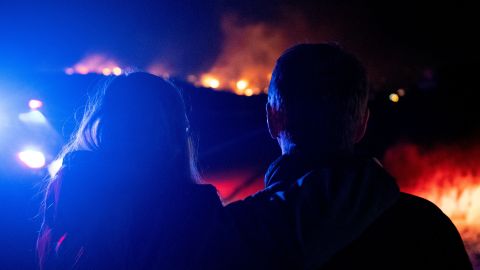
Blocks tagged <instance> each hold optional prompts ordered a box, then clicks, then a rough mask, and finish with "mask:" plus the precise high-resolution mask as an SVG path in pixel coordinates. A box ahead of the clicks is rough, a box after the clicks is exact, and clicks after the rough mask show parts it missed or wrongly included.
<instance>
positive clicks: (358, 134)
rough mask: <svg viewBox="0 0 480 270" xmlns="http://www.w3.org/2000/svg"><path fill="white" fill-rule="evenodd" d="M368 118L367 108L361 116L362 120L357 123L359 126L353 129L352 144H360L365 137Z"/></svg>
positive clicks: (368, 111)
mask: <svg viewBox="0 0 480 270" xmlns="http://www.w3.org/2000/svg"><path fill="white" fill-rule="evenodd" d="M369 118H370V110H369V109H368V108H367V111H366V112H365V113H364V114H363V117H362V119H360V121H359V125H358V126H357V128H356V129H355V133H354V134H353V136H354V137H353V142H354V143H358V142H360V141H361V140H362V139H363V137H364V136H365V133H366V132H367V125H368V119H369Z"/></svg>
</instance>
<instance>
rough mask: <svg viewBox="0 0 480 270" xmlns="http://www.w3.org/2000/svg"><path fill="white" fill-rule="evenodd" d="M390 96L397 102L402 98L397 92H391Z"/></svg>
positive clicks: (391, 99)
mask: <svg viewBox="0 0 480 270" xmlns="http://www.w3.org/2000/svg"><path fill="white" fill-rule="evenodd" d="M388 98H389V99H390V101H391V102H395V103H397V102H398V101H399V100H400V97H399V96H398V95H397V94H395V93H392V94H390V95H389V96H388Z"/></svg>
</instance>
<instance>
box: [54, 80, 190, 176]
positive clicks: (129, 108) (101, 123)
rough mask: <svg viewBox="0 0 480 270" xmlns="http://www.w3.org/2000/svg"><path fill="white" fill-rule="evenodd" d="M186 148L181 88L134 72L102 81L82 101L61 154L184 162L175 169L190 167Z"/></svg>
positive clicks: (188, 150)
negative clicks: (79, 115) (91, 96)
mask: <svg viewBox="0 0 480 270" xmlns="http://www.w3.org/2000/svg"><path fill="white" fill-rule="evenodd" d="M190 148H191V145H190V140H189V136H188V120H187V117H186V113H185V106H184V103H183V99H182V96H181V93H180V91H179V90H178V89H177V88H176V87H175V86H174V85H173V84H172V83H170V82H168V81H166V80H164V79H162V78H160V77H157V76H154V75H151V74H148V73H143V72H136V73H132V74H129V75H122V76H118V77H113V78H111V79H110V80H108V81H106V82H105V84H104V87H102V88H101V89H100V90H99V92H98V93H97V95H96V96H95V98H94V99H92V100H91V101H90V102H89V104H87V107H86V110H85V114H84V117H83V119H82V121H81V123H80V126H79V129H78V131H77V132H76V134H75V135H74V137H73V138H72V141H71V142H70V143H69V144H68V145H67V147H66V148H65V150H64V154H63V156H65V154H67V153H68V152H72V151H75V150H90V151H98V152H102V153H107V154H108V155H110V156H112V157H115V158H120V157H125V158H127V159H128V160H130V162H134V163H135V162H154V163H158V164H170V165H173V164H172V162H174V163H176V164H175V165H177V166H178V165H181V166H185V167H184V168H177V169H180V170H184V169H186V170H187V171H188V170H189V169H191V168H189V167H191V165H192V164H191V162H192V161H191V153H190V152H191V149H190ZM179 163H181V164H179ZM159 167H162V166H159ZM190 176H191V175H190Z"/></svg>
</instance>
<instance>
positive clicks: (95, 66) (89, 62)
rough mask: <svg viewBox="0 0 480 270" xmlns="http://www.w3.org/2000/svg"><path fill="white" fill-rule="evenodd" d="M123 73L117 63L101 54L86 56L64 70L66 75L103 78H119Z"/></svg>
mask: <svg viewBox="0 0 480 270" xmlns="http://www.w3.org/2000/svg"><path fill="white" fill-rule="evenodd" d="M123 72H124V70H123V69H122V68H121V67H120V66H119V65H118V64H117V61H115V60H113V59H110V58H108V57H106V56H104V55H101V54H91V55H88V56H86V57H85V58H83V59H82V60H80V61H79V62H78V63H76V64H75V65H73V66H71V67H68V68H66V69H65V73H66V74H67V75H73V74H81V75H86V74H90V73H96V74H103V75H105V76H108V75H115V76H119V75H121V74H122V73H123Z"/></svg>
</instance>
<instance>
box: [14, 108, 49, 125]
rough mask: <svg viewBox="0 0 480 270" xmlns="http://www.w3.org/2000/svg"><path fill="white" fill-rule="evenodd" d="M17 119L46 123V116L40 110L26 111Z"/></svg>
mask: <svg viewBox="0 0 480 270" xmlns="http://www.w3.org/2000/svg"><path fill="white" fill-rule="evenodd" d="M18 119H20V121H22V122H24V123H28V124H46V123H47V118H45V116H44V115H43V114H42V113H41V112H40V111H30V112H28V113H21V114H19V115H18Z"/></svg>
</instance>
